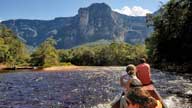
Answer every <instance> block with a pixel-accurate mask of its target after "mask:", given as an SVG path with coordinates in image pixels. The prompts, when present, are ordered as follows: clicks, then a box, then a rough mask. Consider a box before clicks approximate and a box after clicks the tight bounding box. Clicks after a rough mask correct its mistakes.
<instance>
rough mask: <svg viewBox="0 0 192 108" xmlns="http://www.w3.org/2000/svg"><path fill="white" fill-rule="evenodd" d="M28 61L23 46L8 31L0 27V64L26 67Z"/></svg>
mask: <svg viewBox="0 0 192 108" xmlns="http://www.w3.org/2000/svg"><path fill="white" fill-rule="evenodd" d="M28 59H29V55H28V52H27V50H26V46H25V44H24V43H22V42H21V41H20V40H19V39H18V38H17V37H16V36H15V34H14V33H13V32H12V31H11V30H10V29H7V28H6V27H5V26H3V25H0V63H3V64H7V65H10V66H15V65H18V64H19V65H26V63H27V60H28Z"/></svg>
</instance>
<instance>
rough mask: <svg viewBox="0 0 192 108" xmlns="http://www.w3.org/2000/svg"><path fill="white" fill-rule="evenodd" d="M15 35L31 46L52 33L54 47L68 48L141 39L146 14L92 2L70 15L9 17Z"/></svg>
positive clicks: (143, 37) (9, 24)
mask: <svg viewBox="0 0 192 108" xmlns="http://www.w3.org/2000/svg"><path fill="white" fill-rule="evenodd" d="M2 23H3V24H5V25H6V26H7V27H9V28H10V29H12V30H13V31H14V32H15V33H16V34H17V36H18V37H19V38H20V39H21V40H23V41H24V42H26V43H27V44H28V45H31V46H38V45H39V44H40V43H42V42H43V41H44V40H45V39H47V38H48V37H50V36H53V38H54V39H56V40H57V42H58V44H57V48H71V47H74V46H76V45H81V44H84V43H87V42H95V41H98V40H101V39H104V40H117V41H125V42H128V43H132V44H135V43H138V42H144V40H145V39H146V37H147V36H148V34H149V32H150V30H149V29H148V28H147V26H146V21H145V17H133V16H126V15H122V14H119V13H117V12H114V11H112V9H111V8H110V7H109V6H108V5H106V4H105V3H95V4H92V5H91V6H89V7H87V8H80V9H79V10H78V14H77V15H76V16H73V17H59V18H55V19H54V20H24V19H18V20H8V21H3V22H2Z"/></svg>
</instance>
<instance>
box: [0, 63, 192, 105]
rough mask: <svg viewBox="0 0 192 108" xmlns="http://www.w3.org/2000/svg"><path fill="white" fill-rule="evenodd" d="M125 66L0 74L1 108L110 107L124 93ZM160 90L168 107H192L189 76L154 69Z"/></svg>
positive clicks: (190, 79) (191, 89) (156, 85)
mask: <svg viewBox="0 0 192 108" xmlns="http://www.w3.org/2000/svg"><path fill="white" fill-rule="evenodd" d="M123 72H124V67H97V68H96V67H95V68H93V69H92V70H91V71H77V72H31V71H26V72H16V73H13V72H11V73H2V74H0V108H110V105H109V103H110V102H111V100H113V98H114V97H115V96H116V95H117V94H119V93H120V92H121V88H120V86H119V76H120V75H121V74H122V73H123ZM152 78H153V81H154V84H155V87H156V89H157V91H159V93H160V94H161V96H162V97H163V99H164V101H165V103H166V104H167V106H168V108H192V107H191V106H192V77H191V75H190V74H182V75H178V74H176V73H168V72H161V71H158V70H155V69H153V70H152Z"/></svg>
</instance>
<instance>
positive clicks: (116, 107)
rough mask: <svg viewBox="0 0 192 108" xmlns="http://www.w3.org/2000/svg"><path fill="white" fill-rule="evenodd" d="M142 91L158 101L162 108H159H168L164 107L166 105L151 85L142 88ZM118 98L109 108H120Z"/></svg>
mask: <svg viewBox="0 0 192 108" xmlns="http://www.w3.org/2000/svg"><path fill="white" fill-rule="evenodd" d="M142 89H143V90H146V91H148V92H149V93H150V95H151V96H152V97H154V98H155V99H156V100H157V101H159V102H160V103H161V105H162V107H160V108H168V107H167V106H166V104H165V103H164V102H163V99H162V97H161V96H160V95H159V93H158V92H157V90H156V89H155V87H154V86H153V84H150V85H147V86H143V87H142ZM122 95H123V93H121V96H122ZM118 98H119V99H115V101H114V102H112V104H111V108H120V97H118Z"/></svg>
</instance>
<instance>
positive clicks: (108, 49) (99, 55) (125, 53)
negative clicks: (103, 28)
mask: <svg viewBox="0 0 192 108" xmlns="http://www.w3.org/2000/svg"><path fill="white" fill-rule="evenodd" d="M58 53H59V57H60V61H61V62H71V63H72V64H75V65H94V66H103V65H105V66H106V65H117V66H118V65H127V64H128V63H136V61H137V58H140V57H143V56H146V49H145V46H144V45H134V46H132V45H129V44H127V43H111V44H109V45H97V46H92V47H88V46H84V47H80V48H75V49H69V50H59V51H58Z"/></svg>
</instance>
